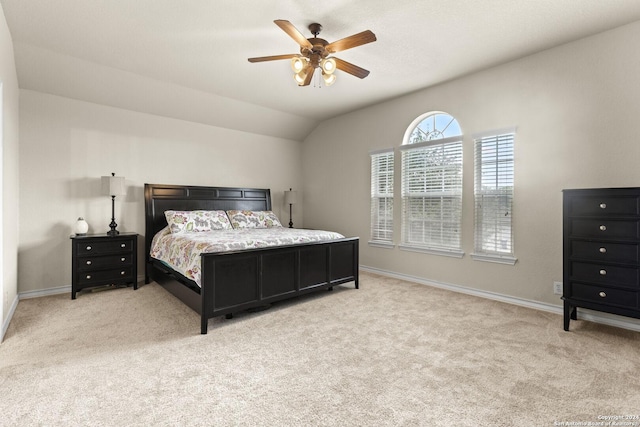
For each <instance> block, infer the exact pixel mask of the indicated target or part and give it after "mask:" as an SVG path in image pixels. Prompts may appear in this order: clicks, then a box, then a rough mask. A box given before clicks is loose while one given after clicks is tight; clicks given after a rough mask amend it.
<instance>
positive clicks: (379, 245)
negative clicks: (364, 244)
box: [368, 240, 396, 249]
mask: <svg viewBox="0 0 640 427" xmlns="http://www.w3.org/2000/svg"><path fill="white" fill-rule="evenodd" d="M368 243H369V246H372V247H374V248H384V249H393V248H395V247H396V245H394V244H393V243H389V242H379V241H375V240H369V242H368Z"/></svg>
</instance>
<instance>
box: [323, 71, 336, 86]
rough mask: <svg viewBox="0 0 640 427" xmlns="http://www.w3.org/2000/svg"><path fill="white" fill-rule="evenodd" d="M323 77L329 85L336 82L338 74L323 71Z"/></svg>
mask: <svg viewBox="0 0 640 427" xmlns="http://www.w3.org/2000/svg"><path fill="white" fill-rule="evenodd" d="M322 78H323V79H324V84H325V85H327V86H331V85H332V84H334V83H335V82H336V75H335V74H325V73H322Z"/></svg>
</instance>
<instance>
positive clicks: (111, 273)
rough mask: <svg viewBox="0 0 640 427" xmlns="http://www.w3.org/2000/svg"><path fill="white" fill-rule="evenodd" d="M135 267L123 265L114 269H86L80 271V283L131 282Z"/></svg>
mask: <svg viewBox="0 0 640 427" xmlns="http://www.w3.org/2000/svg"><path fill="white" fill-rule="evenodd" d="M133 280H134V277H133V267H131V266H128V267H123V268H118V269H112V270H97V271H85V272H79V273H78V284H79V285H80V286H82V285H88V284H100V283H112V282H130V281H133Z"/></svg>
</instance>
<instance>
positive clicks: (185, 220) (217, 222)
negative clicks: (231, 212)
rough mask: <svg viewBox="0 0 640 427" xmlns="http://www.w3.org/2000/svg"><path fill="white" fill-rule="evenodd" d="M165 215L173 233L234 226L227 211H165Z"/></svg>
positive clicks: (225, 228) (227, 228)
mask: <svg viewBox="0 0 640 427" xmlns="http://www.w3.org/2000/svg"><path fill="white" fill-rule="evenodd" d="M164 216H165V218H166V219H167V224H169V229H170V230H171V232H172V233H182V232H185V233H194V232H203V231H212V230H229V229H231V228H232V227H231V223H230V222H229V218H228V217H227V214H226V213H225V211H165V212H164Z"/></svg>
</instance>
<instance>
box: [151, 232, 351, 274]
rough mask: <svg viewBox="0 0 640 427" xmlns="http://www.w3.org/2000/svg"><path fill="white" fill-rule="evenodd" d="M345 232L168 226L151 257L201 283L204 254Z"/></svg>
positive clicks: (327, 237) (306, 240) (332, 236)
mask: <svg viewBox="0 0 640 427" xmlns="http://www.w3.org/2000/svg"><path fill="white" fill-rule="evenodd" d="M342 238H344V236H343V235H342V234H339V233H336V232H333V231H324V230H305V229H297V228H284V227H272V228H258V229H256V228H242V229H232V230H214V231H210V232H201V233H171V232H170V231H169V228H168V227H166V228H164V229H163V230H161V231H160V232H158V234H156V235H155V236H154V237H153V241H152V242H151V253H150V255H151V257H152V258H155V259H157V260H160V261H162V262H164V263H165V264H167V265H168V266H169V267H171V268H173V269H174V270H176V271H178V272H180V273H181V274H182V275H184V276H185V277H187V278H189V279H191V280H193V281H194V282H196V283H197V284H198V285H200V273H201V271H200V254H201V253H211V252H226V251H237V250H242V249H255V248H264V247H268V246H281V245H292V244H301V243H309V242H318V241H323V240H335V239H342Z"/></svg>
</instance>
